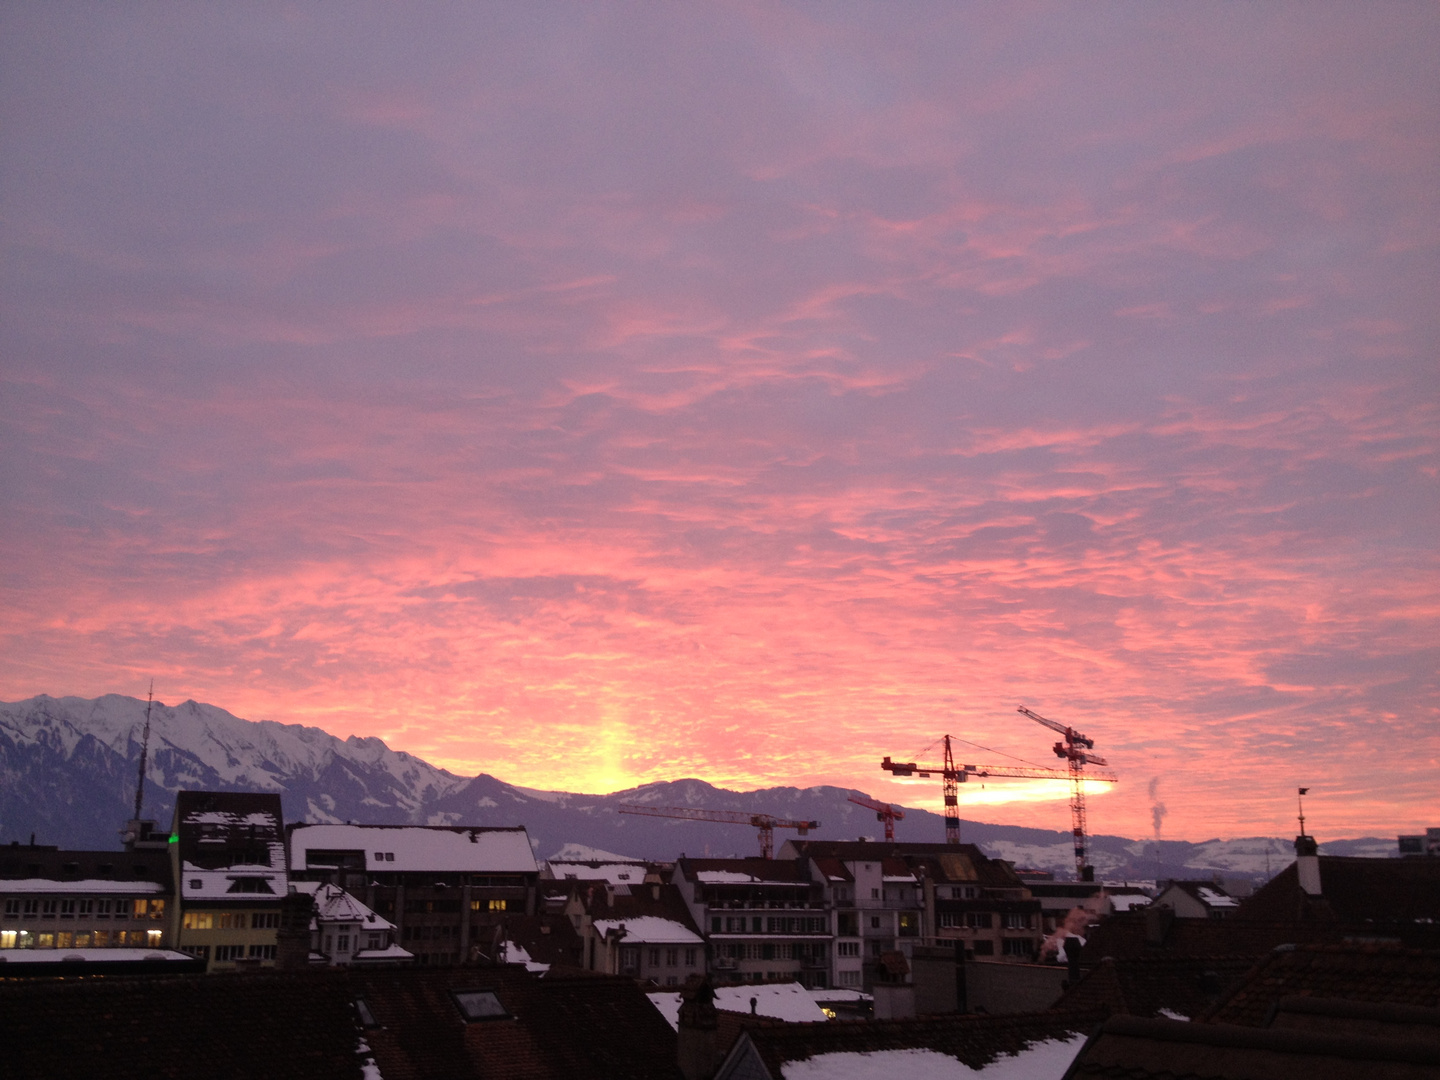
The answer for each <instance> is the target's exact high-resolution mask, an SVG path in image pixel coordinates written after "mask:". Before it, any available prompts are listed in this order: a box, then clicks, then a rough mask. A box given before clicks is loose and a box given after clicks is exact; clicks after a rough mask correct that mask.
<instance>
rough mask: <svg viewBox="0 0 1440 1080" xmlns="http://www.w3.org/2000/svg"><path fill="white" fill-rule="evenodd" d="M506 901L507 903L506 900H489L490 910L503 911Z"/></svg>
mask: <svg viewBox="0 0 1440 1080" xmlns="http://www.w3.org/2000/svg"><path fill="white" fill-rule="evenodd" d="M507 903H509V901H506V900H491V901H490V910H491V911H504V910H505V906H506V904H507Z"/></svg>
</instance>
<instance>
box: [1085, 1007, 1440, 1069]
mask: <svg viewBox="0 0 1440 1080" xmlns="http://www.w3.org/2000/svg"><path fill="white" fill-rule="evenodd" d="M1433 1076H1440V1047H1430V1046H1426V1045H1424V1044H1422V1043H1417V1042H1413V1041H1401V1040H1396V1039H1377V1038H1368V1037H1364V1036H1353V1035H1343V1034H1332V1033H1328V1032H1308V1031H1307V1032H1297V1031H1286V1030H1274V1029H1271V1030H1257V1029H1254V1028H1242V1027H1233V1026H1230V1025H1223V1024H1192V1023H1185V1022H1182V1021H1177V1020H1145V1019H1142V1018H1140V1017H1137V1016H1114V1017H1111V1018H1110V1019H1109V1020H1107V1021H1105V1024H1104V1026H1103V1027H1102V1029H1101V1030H1100V1032H1099V1033H1098V1035H1096V1036H1095V1037H1094V1038H1092V1039H1091V1040H1090V1041H1089V1042H1088V1043H1087V1044H1086V1045H1085V1047H1084V1049H1083V1050H1081V1051H1080V1054H1079V1056H1078V1057H1077V1058H1076V1059H1075V1063H1074V1065H1072V1066H1071V1069H1070V1071H1069V1072H1068V1073H1067V1074H1066V1077H1067V1080H1071V1078H1073V1080H1092V1078H1103V1080H1201V1078H1204V1080H1356V1078H1359V1077H1363V1078H1364V1080H1419V1078H1421V1077H1433Z"/></svg>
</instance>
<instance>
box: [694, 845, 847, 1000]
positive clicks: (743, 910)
mask: <svg viewBox="0 0 1440 1080" xmlns="http://www.w3.org/2000/svg"><path fill="white" fill-rule="evenodd" d="M671 880H672V882H673V884H674V885H675V886H676V887H677V888H678V889H679V890H680V895H681V897H682V899H683V900H684V901H685V903H686V905H687V906H688V907H689V909H690V913H691V916H692V917H693V918H694V920H695V923H696V925H697V926H698V927H700V928H701V930H702V931H703V932H704V934H705V938H706V940H707V942H708V943H709V945H710V970H711V972H712V974H713V975H715V977H717V978H721V979H733V980H736V981H740V982H776V981H787V982H799V983H801V984H803V985H804V986H806V987H810V988H814V989H824V988H826V987H828V986H829V984H830V981H831V943H832V942H833V940H834V937H835V934H834V931H833V923H832V918H831V910H830V908H829V905H828V904H827V901H826V898H825V884H824V882H823V881H822V880H821V879H820V878H818V877H814V876H812V874H811V871H810V867H809V866H808V865H807V862H806V860H804V859H797V858H790V859H690V858H684V857H682V858H681V859H680V860H679V861H678V862H677V863H676V864H675V872H674V875H673V876H672V879H671Z"/></svg>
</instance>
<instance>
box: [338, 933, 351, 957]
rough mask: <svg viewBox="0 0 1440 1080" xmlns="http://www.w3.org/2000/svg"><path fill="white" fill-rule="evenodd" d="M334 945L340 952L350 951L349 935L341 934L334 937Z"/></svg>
mask: <svg viewBox="0 0 1440 1080" xmlns="http://www.w3.org/2000/svg"><path fill="white" fill-rule="evenodd" d="M335 946H336V948H338V949H339V950H340V951H341V952H342V953H348V952H349V951H350V935H349V934H341V935H340V936H339V937H338V938H336V939H335Z"/></svg>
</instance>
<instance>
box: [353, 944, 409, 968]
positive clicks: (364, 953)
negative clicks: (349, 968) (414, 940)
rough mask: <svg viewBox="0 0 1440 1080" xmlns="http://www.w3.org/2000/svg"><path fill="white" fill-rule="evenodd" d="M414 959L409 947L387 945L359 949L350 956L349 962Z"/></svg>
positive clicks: (361, 962)
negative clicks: (379, 947)
mask: <svg viewBox="0 0 1440 1080" xmlns="http://www.w3.org/2000/svg"><path fill="white" fill-rule="evenodd" d="M414 959H415V954H414V953H412V952H411V951H410V950H409V949H402V948H401V947H400V946H399V945H387V946H386V947H385V948H383V949H361V950H360V951H359V952H357V953H354V954H352V955H351V957H350V961H351V963H355V964H363V963H365V962H366V961H371V962H374V961H378V960H414Z"/></svg>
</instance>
